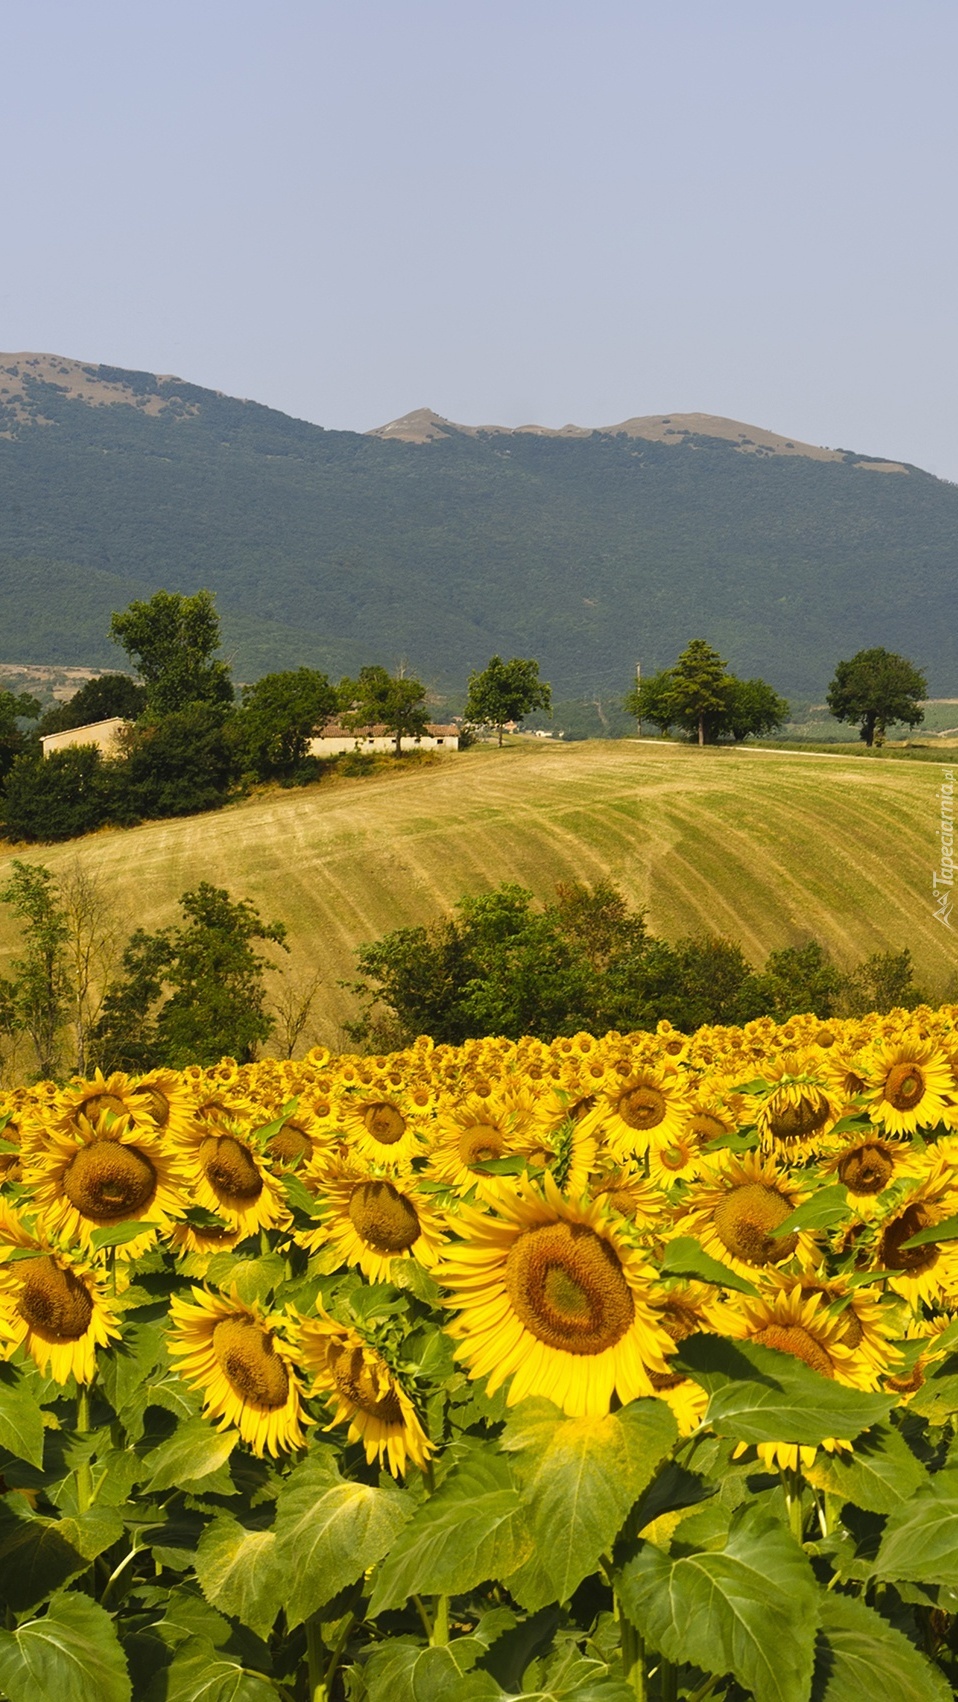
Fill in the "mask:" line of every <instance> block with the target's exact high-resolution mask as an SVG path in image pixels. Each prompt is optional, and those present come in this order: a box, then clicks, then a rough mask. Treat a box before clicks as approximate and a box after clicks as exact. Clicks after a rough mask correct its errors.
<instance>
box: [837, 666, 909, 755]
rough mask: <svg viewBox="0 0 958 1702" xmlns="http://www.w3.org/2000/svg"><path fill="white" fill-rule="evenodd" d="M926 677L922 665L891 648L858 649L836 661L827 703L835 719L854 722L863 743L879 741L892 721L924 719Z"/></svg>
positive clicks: (880, 742)
mask: <svg viewBox="0 0 958 1702" xmlns="http://www.w3.org/2000/svg"><path fill="white" fill-rule="evenodd" d="M927 696H928V680H927V677H926V675H925V673H924V671H923V670H922V669H921V668H916V667H915V665H914V663H913V662H909V661H907V660H906V658H905V657H904V656H897V655H896V654H895V653H894V652H893V651H890V650H883V649H881V648H876V649H873V650H859V651H857V652H856V653H855V655H854V656H852V657H851V658H850V659H849V660H848V661H845V662H839V664H838V666H837V668H836V669H835V677H834V679H833V680H832V683H831V685H830V686H829V688H828V694H827V696H826V699H825V701H826V703H827V704H828V707H829V709H830V710H831V713H832V714H833V715H834V716H835V719H836V720H837V721H850V722H852V723H853V724H857V725H858V728H859V737H860V738H862V739H864V741H865V743H866V745H872V744H875V743H877V744H882V743H883V742H884V738H885V731H886V728H887V727H888V726H890V725H891V724H892V723H893V722H895V721H902V722H904V723H905V725H906V726H908V727H917V726H918V725H919V724H920V722H922V721H923V720H924V718H925V717H924V710H923V709H922V707H921V705H922V699H923V698H926V697H927Z"/></svg>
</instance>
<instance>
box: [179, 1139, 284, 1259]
mask: <svg viewBox="0 0 958 1702" xmlns="http://www.w3.org/2000/svg"><path fill="white" fill-rule="evenodd" d="M176 1148H177V1151H178V1152H179V1154H180V1155H181V1157H182V1159H183V1162H184V1164H185V1166H186V1169H187V1173H188V1176H189V1185H190V1190H191V1193H192V1196H193V1200H194V1201H195V1203H196V1204H197V1205H199V1206H205V1208H206V1210H207V1211H211V1212H215V1213H216V1214H217V1216H218V1217H221V1218H222V1219H223V1221H224V1222H225V1223H226V1225H227V1226H228V1227H229V1228H230V1229H231V1230H238V1231H240V1232H241V1239H245V1238H246V1236H247V1235H252V1234H254V1233H255V1232H256V1231H257V1230H260V1229H271V1228H275V1227H276V1226H277V1225H278V1224H283V1223H285V1222H287V1221H288V1216H289V1214H288V1212H287V1210H286V1205H285V1200H284V1196H283V1193H282V1189H281V1186H280V1183H279V1182H278V1181H277V1179H276V1177H275V1176H273V1175H272V1174H271V1173H270V1171H269V1169H268V1168H267V1166H266V1164H265V1163H264V1161H263V1157H262V1154H261V1152H260V1150H259V1148H258V1146H257V1144H256V1141H255V1138H254V1136H253V1135H252V1134H251V1133H250V1131H249V1129H248V1128H247V1126H246V1124H245V1121H244V1122H238V1121H236V1120H234V1119H227V1118H226V1117H225V1116H223V1115H220V1116H219V1117H218V1118H217V1119H216V1120H212V1119H210V1120H209V1121H206V1120H204V1121H201V1122H196V1123H193V1124H192V1125H191V1126H190V1129H189V1131H188V1133H187V1134H186V1135H185V1136H184V1137H183V1138H182V1139H181V1140H180V1141H178V1142H177V1143H176Z"/></svg>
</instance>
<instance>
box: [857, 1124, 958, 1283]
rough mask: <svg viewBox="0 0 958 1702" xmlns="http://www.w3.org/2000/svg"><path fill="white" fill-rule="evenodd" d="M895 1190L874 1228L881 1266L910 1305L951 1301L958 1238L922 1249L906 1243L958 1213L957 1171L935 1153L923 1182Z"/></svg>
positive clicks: (956, 1275) (957, 1278)
mask: <svg viewBox="0 0 958 1702" xmlns="http://www.w3.org/2000/svg"><path fill="white" fill-rule="evenodd" d="M895 1192H896V1195H897V1197H892V1198H890V1199H889V1202H888V1207H887V1209H886V1211H885V1213H884V1215H883V1216H882V1217H880V1218H878V1219H877V1220H876V1222H875V1224H874V1226H873V1234H874V1237H875V1259H876V1268H877V1269H879V1270H883V1271H888V1272H891V1275H890V1277H889V1279H888V1280H889V1287H890V1288H892V1289H893V1290H894V1292H895V1293H896V1294H900V1295H901V1296H902V1299H903V1300H906V1301H907V1302H908V1304H909V1306H912V1307H915V1308H917V1307H918V1306H919V1304H920V1303H922V1302H924V1303H925V1304H932V1305H935V1306H940V1305H947V1304H948V1303H949V1302H950V1301H951V1300H952V1297H954V1298H956V1299H958V1241H940V1242H939V1241H926V1242H925V1243H924V1245H923V1246H920V1247H907V1246H905V1245H904V1243H905V1242H907V1241H910V1240H911V1239H912V1237H913V1236H915V1235H919V1234H920V1233H921V1232H922V1230H925V1229H931V1228H933V1227H934V1225H935V1224H936V1223H942V1222H943V1221H944V1219H945V1218H947V1217H952V1216H954V1214H955V1212H956V1211H958V1193H956V1190H955V1183H954V1178H953V1172H952V1170H951V1168H950V1166H949V1165H947V1164H946V1163H945V1162H944V1161H943V1160H942V1159H941V1158H938V1157H937V1156H936V1157H933V1158H932V1160H931V1162H930V1164H928V1165H927V1166H926V1171H925V1175H924V1177H923V1178H922V1179H921V1180H919V1181H917V1182H916V1183H915V1184H914V1185H913V1186H912V1187H910V1188H909V1189H908V1190H907V1192H905V1193H898V1191H897V1190H896V1191H895Z"/></svg>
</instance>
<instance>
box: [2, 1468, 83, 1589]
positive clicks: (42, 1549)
mask: <svg viewBox="0 0 958 1702" xmlns="http://www.w3.org/2000/svg"><path fill="white" fill-rule="evenodd" d="M17 1501H19V1502H20V1504H21V1506H22V1508H23V1511H22V1512H19V1511H18V1509H17V1507H16V1502H17ZM62 1523H63V1524H64V1525H66V1526H67V1527H69V1526H71V1525H72V1524H73V1520H65V1521H62ZM60 1525H61V1521H60V1520H59V1519H43V1518H36V1517H34V1516H32V1515H31V1514H30V1513H29V1512H28V1508H27V1503H26V1501H25V1500H24V1499H23V1497H22V1496H4V1498H3V1500H2V1501H0V1598H2V1599H3V1600H4V1601H5V1602H6V1603H7V1604H8V1605H9V1606H10V1607H11V1608H12V1609H13V1611H14V1613H25V1612H27V1611H28V1610H29V1609H30V1608H32V1607H36V1606H37V1604H38V1603H39V1602H42V1601H44V1600H45V1599H46V1597H47V1596H49V1595H52V1594H53V1591H54V1590H59V1589H60V1587H61V1586H62V1585H63V1584H66V1583H69V1581H70V1579H71V1578H75V1577H76V1576H77V1575H78V1573H80V1572H84V1571H86V1568H87V1566H88V1565H89V1564H90V1562H89V1560H88V1558H87V1557H86V1556H85V1555H84V1554H83V1553H82V1552H81V1551H80V1549H79V1548H78V1547H77V1546H76V1544H75V1543H74V1542H72V1541H71V1540H70V1535H69V1534H68V1533H67V1531H66V1530H61V1529H60Z"/></svg>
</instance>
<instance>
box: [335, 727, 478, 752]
mask: <svg viewBox="0 0 958 1702" xmlns="http://www.w3.org/2000/svg"><path fill="white" fill-rule="evenodd" d="M395 748H396V735H395V733H387V731H386V729H385V727H383V726H378V725H377V726H374V727H362V728H360V730H359V731H358V732H353V733H351V732H349V730H348V729H347V728H346V727H337V726H336V725H335V724H333V723H330V725H329V726H328V727H324V728H323V730H322V732H321V733H317V734H316V735H315V737H314V738H312V739H310V741H309V754H310V756H342V755H343V753H344V752H346V751H394V750H395ZM402 749H403V750H404V751H434V750H449V751H457V750H458V749H459V728H458V727H456V726H454V725H452V724H450V725H449V726H444V725H443V724H442V723H440V722H438V721H430V722H428V724H427V726H426V731H425V732H424V733H423V734H421V735H418V736H417V737H416V738H405V739H403V740H402Z"/></svg>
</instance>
